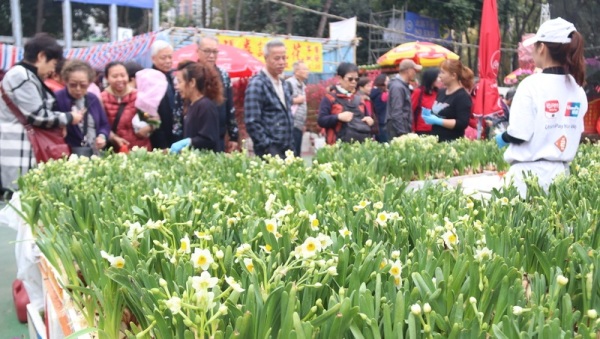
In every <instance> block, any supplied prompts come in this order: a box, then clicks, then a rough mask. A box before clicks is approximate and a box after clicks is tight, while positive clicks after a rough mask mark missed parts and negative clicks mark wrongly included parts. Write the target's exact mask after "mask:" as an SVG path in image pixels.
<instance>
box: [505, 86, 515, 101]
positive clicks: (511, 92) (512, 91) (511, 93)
mask: <svg viewBox="0 0 600 339" xmlns="http://www.w3.org/2000/svg"><path fill="white" fill-rule="evenodd" d="M515 93H517V88H516V87H511V88H510V89H509V90H508V92H506V95H505V96H504V99H505V100H512V98H514V96H515Z"/></svg>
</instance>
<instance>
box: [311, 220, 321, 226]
mask: <svg viewBox="0 0 600 339" xmlns="http://www.w3.org/2000/svg"><path fill="white" fill-rule="evenodd" d="M310 224H311V226H312V227H318V226H319V219H313V220H312V221H311V223H310Z"/></svg>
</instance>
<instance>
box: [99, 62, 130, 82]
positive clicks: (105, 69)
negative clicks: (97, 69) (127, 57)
mask: <svg viewBox="0 0 600 339" xmlns="http://www.w3.org/2000/svg"><path fill="white" fill-rule="evenodd" d="M119 65H121V66H123V67H125V69H127V67H126V66H125V64H124V63H122V62H121V61H111V62H109V63H108V64H106V66H105V67H104V77H105V78H108V71H109V70H110V69H111V68H113V67H115V66H119Z"/></svg>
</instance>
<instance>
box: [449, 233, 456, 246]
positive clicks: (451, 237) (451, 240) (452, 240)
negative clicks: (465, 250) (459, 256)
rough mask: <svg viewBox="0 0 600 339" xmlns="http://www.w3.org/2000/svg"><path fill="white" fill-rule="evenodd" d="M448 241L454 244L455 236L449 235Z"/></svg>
mask: <svg viewBox="0 0 600 339" xmlns="http://www.w3.org/2000/svg"><path fill="white" fill-rule="evenodd" d="M448 241H449V242H450V243H451V244H456V235H455V234H450V236H449V237H448Z"/></svg>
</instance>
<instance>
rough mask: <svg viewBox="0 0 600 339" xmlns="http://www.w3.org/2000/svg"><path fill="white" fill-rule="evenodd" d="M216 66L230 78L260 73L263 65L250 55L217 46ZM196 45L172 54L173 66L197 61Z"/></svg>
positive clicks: (226, 46)
mask: <svg viewBox="0 0 600 339" xmlns="http://www.w3.org/2000/svg"><path fill="white" fill-rule="evenodd" d="M218 48H219V55H218V58H217V66H219V67H221V68H222V69H224V70H225V71H227V73H229V76H230V77H232V78H243V77H249V76H252V75H253V74H255V73H256V72H258V71H260V70H261V69H262V68H263V67H264V64H263V63H262V62H260V61H259V60H258V59H256V58H255V57H254V56H253V55H252V54H250V53H248V52H246V51H244V50H242V49H239V48H236V47H233V46H229V45H219V47H218ZM196 50H197V46H196V44H191V45H187V46H184V47H182V48H180V49H178V50H176V51H175V52H173V65H174V66H177V64H178V63H179V62H180V61H184V60H192V61H198V54H197V52H196Z"/></svg>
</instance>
